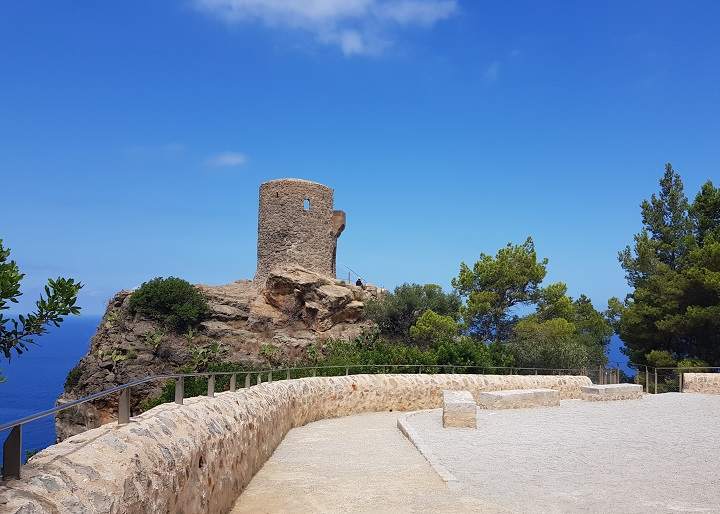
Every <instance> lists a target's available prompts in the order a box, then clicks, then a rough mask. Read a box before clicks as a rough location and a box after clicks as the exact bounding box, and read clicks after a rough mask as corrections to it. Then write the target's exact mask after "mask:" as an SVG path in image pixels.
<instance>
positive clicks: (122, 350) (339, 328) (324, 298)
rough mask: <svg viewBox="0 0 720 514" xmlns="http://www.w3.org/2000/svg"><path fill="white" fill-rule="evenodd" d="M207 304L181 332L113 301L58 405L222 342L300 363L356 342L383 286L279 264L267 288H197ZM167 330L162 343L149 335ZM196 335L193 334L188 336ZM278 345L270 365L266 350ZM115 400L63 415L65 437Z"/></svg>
mask: <svg viewBox="0 0 720 514" xmlns="http://www.w3.org/2000/svg"><path fill="white" fill-rule="evenodd" d="M197 287H198V289H200V291H202V293H203V295H204V296H205V297H206V299H207V301H208V306H209V310H210V314H209V316H208V319H206V320H205V321H203V322H202V323H201V325H200V327H199V329H198V330H197V331H196V332H195V333H193V334H189V335H188V334H177V333H173V332H172V331H169V330H167V329H165V328H163V327H160V326H159V325H158V324H157V323H156V322H154V321H152V320H148V319H143V318H142V317H139V316H134V315H132V314H131V313H130V308H129V300H130V295H131V294H132V292H131V291H121V292H119V293H117V294H116V295H115V296H114V297H113V298H112V299H111V300H110V302H109V304H108V308H107V311H106V313H105V316H104V317H103V319H102V321H101V322H100V325H99V326H98V329H97V332H96V334H95V336H94V337H93V339H92V342H91V345H90V349H89V351H88V353H87V355H85V357H83V358H82V360H81V361H80V363H79V364H78V365H77V366H76V368H75V369H74V370H73V371H72V372H71V373H70V375H69V377H68V382H67V384H66V387H65V391H64V393H63V394H62V395H61V397H60V398H59V400H58V401H59V402H63V401H69V400H72V399H76V398H80V397H83V396H87V395H89V394H92V393H95V392H98V391H102V390H104V389H109V388H111V387H113V386H115V385H120V384H124V383H127V382H129V381H131V380H133V379H137V378H141V377H146V376H148V375H153V374H164V373H172V372H175V371H177V370H178V369H179V368H180V367H181V366H183V365H186V364H188V362H190V359H191V349H192V347H193V346H196V345H206V344H209V343H211V342H219V343H221V344H222V345H223V346H224V347H225V348H226V349H227V354H226V355H225V359H227V360H231V361H234V362H240V363H243V364H244V365H247V366H251V367H260V368H266V367H270V366H271V365H273V364H274V362H291V363H294V362H301V361H303V360H304V359H305V358H306V357H307V353H306V351H307V348H308V347H309V346H310V345H312V344H314V343H318V342H320V343H321V342H323V341H327V340H331V339H344V340H348V339H353V338H355V337H357V336H359V335H360V334H361V333H362V332H363V330H366V329H368V328H370V327H372V323H371V322H369V321H367V320H365V319H364V317H363V310H364V302H365V301H367V300H368V299H369V298H378V297H379V296H380V295H381V294H383V292H382V290H380V289H378V288H374V287H372V286H366V287H364V288H360V287H356V286H355V285H350V284H346V283H345V282H343V281H340V280H337V279H336V278H334V277H327V276H323V275H320V274H318V273H314V272H311V271H308V270H306V269H304V268H301V267H299V266H286V267H279V268H275V269H273V270H272V271H270V272H269V274H268V276H267V280H266V281H265V283H264V286H258V285H257V284H255V283H254V282H252V281H249V280H240V281H237V282H233V283H231V284H225V285H221V286H205V285H199V286H197ZM158 333H161V334H162V336H161V341H160V343H159V344H157V345H156V346H155V345H154V344H153V343H152V338H151V337H149V336H150V335H155V334H158ZM190 336H192V337H190ZM265 345H272V346H273V347H275V348H276V350H275V354H274V356H273V359H274V361H273V362H270V361H269V360H268V356H267V355H264V354H263V352H262V348H263V347H264V346H265ZM162 386H163V384H162V383H160V382H158V383H149V384H143V385H142V386H138V387H137V388H134V389H133V393H132V397H131V398H132V406H133V409H134V410H135V412H138V411H139V408H140V407H141V405H142V402H143V401H144V400H146V399H148V398H150V397H153V396H156V395H158V394H159V393H160V391H161V389H162ZM116 408H117V404H116V399H115V398H106V399H102V400H98V401H95V402H93V403H92V404H90V403H87V404H84V405H82V406H79V407H78V408H77V409H73V412H70V411H67V412H63V413H60V414H59V415H58V417H57V419H56V428H57V433H58V438H59V439H60V440H62V439H64V438H66V437H68V436H70V435H74V434H78V433H80V432H83V431H84V430H87V429H88V428H94V427H97V426H100V425H101V424H102V423H106V422H108V421H110V420H112V419H114V417H115V415H116Z"/></svg>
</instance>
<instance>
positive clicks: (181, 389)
mask: <svg viewBox="0 0 720 514" xmlns="http://www.w3.org/2000/svg"><path fill="white" fill-rule="evenodd" d="M184 399H185V377H179V378H176V379H175V403H177V404H178V405H182V404H183V400H184Z"/></svg>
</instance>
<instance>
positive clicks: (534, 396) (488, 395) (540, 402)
mask: <svg viewBox="0 0 720 514" xmlns="http://www.w3.org/2000/svg"><path fill="white" fill-rule="evenodd" d="M556 405H560V394H559V393H558V392H557V391H556V390H554V389H509V390H506V391H489V392H483V393H480V394H479V395H478V407H480V408H481V409H525V408H528V407H554V406H556Z"/></svg>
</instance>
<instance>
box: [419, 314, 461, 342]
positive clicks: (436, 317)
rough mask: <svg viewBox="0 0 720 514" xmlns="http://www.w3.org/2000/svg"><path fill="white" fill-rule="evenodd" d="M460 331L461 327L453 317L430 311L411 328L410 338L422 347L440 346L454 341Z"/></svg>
mask: <svg viewBox="0 0 720 514" xmlns="http://www.w3.org/2000/svg"><path fill="white" fill-rule="evenodd" d="M459 331H460V327H459V325H458V323H457V321H455V320H454V319H453V318H452V317H450V316H443V315H441V314H437V313H435V311H433V310H432V309H428V310H426V311H425V312H423V313H422V315H421V316H420V317H419V318H418V320H417V321H416V322H415V324H414V325H413V326H411V327H410V337H411V338H412V340H413V341H415V342H416V343H417V344H419V345H422V346H438V345H440V344H442V343H446V342H449V341H454V340H455V338H456V337H457V335H458V332H459Z"/></svg>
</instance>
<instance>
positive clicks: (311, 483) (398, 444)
mask: <svg viewBox="0 0 720 514" xmlns="http://www.w3.org/2000/svg"><path fill="white" fill-rule="evenodd" d="M397 418H398V413H394V412H385V413H376V414H364V415H360V416H350V417H347V418H339V419H330V420H323V421H317V422H315V423H310V424H309V425H306V426H304V427H301V428H296V429H293V430H291V431H290V432H289V433H288V435H287V436H286V437H285V439H284V440H283V442H282V443H281V444H280V446H278V448H277V449H276V450H275V453H274V454H273V455H272V457H271V458H270V460H268V462H267V463H266V464H265V465H264V466H263V468H262V469H261V470H260V471H259V472H258V474H257V475H255V477H254V478H253V480H252V481H251V482H250V485H249V486H248V488H247V489H246V490H245V492H243V494H242V495H241V496H240V498H239V500H238V502H237V504H236V505H235V507H234V508H233V510H232V511H231V512H232V514H241V513H281V512H282V513H285V512H288V513H289V512H302V513H308V512H317V513H320V512H322V513H332V512H368V513H370V512H373V513H375V512H377V513H385V512H387V513H400V512H433V511H434V512H447V513H461V512H498V510H497V509H493V508H492V506H491V505H488V504H487V503H480V502H479V501H478V500H476V499H473V498H471V497H470V496H468V495H464V494H457V493H456V492H454V491H449V490H448V488H447V486H446V485H445V483H444V482H443V481H442V480H441V479H440V477H439V476H438V475H437V473H435V471H433V469H432V467H431V466H430V465H429V464H428V462H427V461H426V460H425V459H424V458H423V457H422V455H420V453H419V452H418V451H417V449H416V448H415V447H414V446H413V445H412V444H411V443H410V442H409V441H408V440H407V439H406V438H405V437H404V436H403V435H402V434H401V433H400V431H399V430H398V429H397Z"/></svg>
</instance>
